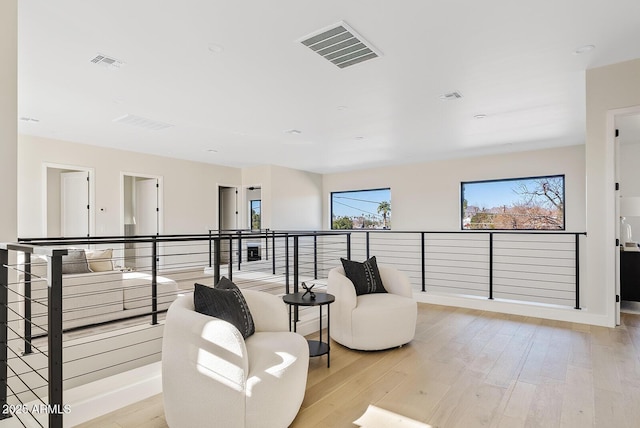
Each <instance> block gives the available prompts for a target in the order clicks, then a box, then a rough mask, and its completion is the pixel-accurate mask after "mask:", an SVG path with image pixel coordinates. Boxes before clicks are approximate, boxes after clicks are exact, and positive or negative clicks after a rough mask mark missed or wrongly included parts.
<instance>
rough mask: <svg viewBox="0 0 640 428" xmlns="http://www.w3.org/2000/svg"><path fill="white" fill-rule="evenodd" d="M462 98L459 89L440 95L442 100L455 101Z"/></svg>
mask: <svg viewBox="0 0 640 428" xmlns="http://www.w3.org/2000/svg"><path fill="white" fill-rule="evenodd" d="M460 98H462V94H461V93H460V92H458V91H453V92H449V93H448V94H442V95H440V99H441V100H442V101H454V100H459V99H460Z"/></svg>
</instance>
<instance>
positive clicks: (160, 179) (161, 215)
mask: <svg viewBox="0 0 640 428" xmlns="http://www.w3.org/2000/svg"><path fill="white" fill-rule="evenodd" d="M125 176H129V177H136V178H147V179H156V180H158V186H159V187H158V208H159V209H160V212H159V213H158V234H159V235H162V234H163V233H164V178H163V177H162V176H161V175H153V174H143V173H139V172H127V171H120V235H121V236H124V177H125Z"/></svg>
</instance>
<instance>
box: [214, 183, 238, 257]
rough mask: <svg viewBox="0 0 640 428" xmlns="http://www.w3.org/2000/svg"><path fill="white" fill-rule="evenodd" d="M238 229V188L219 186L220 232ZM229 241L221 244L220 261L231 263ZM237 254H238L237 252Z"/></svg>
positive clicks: (223, 241)
mask: <svg viewBox="0 0 640 428" xmlns="http://www.w3.org/2000/svg"><path fill="white" fill-rule="evenodd" d="M237 229H238V187H236V186H222V185H218V230H219V231H220V232H224V231H235V230H237ZM230 248H231V247H230V244H229V241H228V240H226V239H224V240H222V242H221V243H220V261H221V262H222V263H228V262H229V254H230V251H231V249H230ZM236 254H238V253H237V252H236Z"/></svg>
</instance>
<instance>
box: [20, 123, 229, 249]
mask: <svg viewBox="0 0 640 428" xmlns="http://www.w3.org/2000/svg"><path fill="white" fill-rule="evenodd" d="M43 163H58V164H65V165H74V166H79V167H88V168H94V170H95V205H96V208H97V209H96V210H94V211H95V212H96V214H95V216H96V218H95V224H96V228H95V230H96V234H97V235H119V234H121V228H120V218H121V210H122V207H121V204H122V194H121V192H122V189H121V188H120V187H121V184H120V174H121V172H128V173H139V174H141V175H145V174H146V175H158V176H162V177H163V178H164V181H163V183H164V194H163V200H164V204H163V205H164V216H163V217H164V228H163V231H164V233H167V234H180V233H206V232H207V230H208V229H209V228H210V227H211V228H216V225H217V219H218V191H217V187H216V186H217V184H216V183H218V182H240V181H241V170H240V169H238V168H230V167H224V166H216V165H210V164H204V163H198V162H190V161H183V160H177V159H170V158H164V157H160V156H154V155H147V154H141V153H134V152H126V151H121V150H114V149H107V148H102V147H96V146H89V145H85V144H75V143H70V142H65V141H59V140H51V139H44V138H39V137H32V136H26V135H20V136H19V144H18V185H19V190H20V191H19V197H18V215H19V218H20V223H19V225H18V235H19V236H21V237H27V236H28V237H38V236H42V232H43V231H42V225H43V220H44V219H43V218H42V212H43V209H42V208H43V207H42V201H43V192H44V191H45V190H44V189H43V183H44V180H43V177H42V174H43V168H42V164H43ZM44 200H46V198H44ZM102 208H104V209H105V210H104V212H102V211H101V210H100V209H102Z"/></svg>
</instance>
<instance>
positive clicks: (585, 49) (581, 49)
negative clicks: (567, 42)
mask: <svg viewBox="0 0 640 428" xmlns="http://www.w3.org/2000/svg"><path fill="white" fill-rule="evenodd" d="M595 48H596V47H595V46H594V45H584V46H580V47H579V48H578V49H576V50H575V51H573V54H574V55H580V54H583V53H587V52H591V51H592V50H594V49H595Z"/></svg>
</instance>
